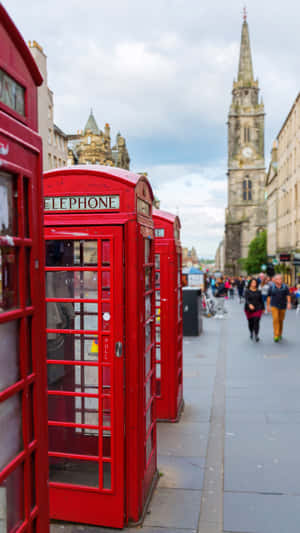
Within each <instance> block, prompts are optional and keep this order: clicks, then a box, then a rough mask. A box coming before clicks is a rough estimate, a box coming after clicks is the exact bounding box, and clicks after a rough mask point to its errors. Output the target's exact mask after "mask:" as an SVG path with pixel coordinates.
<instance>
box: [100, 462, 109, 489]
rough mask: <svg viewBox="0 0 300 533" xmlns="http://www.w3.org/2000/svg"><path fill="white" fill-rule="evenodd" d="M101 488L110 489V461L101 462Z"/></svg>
mask: <svg viewBox="0 0 300 533" xmlns="http://www.w3.org/2000/svg"><path fill="white" fill-rule="evenodd" d="M102 469H103V488H104V489H111V463H104V462H103V463H102Z"/></svg>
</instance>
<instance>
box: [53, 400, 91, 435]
mask: <svg viewBox="0 0 300 533" xmlns="http://www.w3.org/2000/svg"><path fill="white" fill-rule="evenodd" d="M98 408H99V398H81V397H74V396H56V395H52V394H51V395H49V397H48V412H49V420H52V421H53V422H72V423H73V424H88V425H91V426H98V420H99V416H98ZM95 429H96V428H95Z"/></svg>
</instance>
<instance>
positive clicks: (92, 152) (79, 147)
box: [68, 110, 130, 170]
mask: <svg viewBox="0 0 300 533" xmlns="http://www.w3.org/2000/svg"><path fill="white" fill-rule="evenodd" d="M68 141H69V152H68V165H69V166H70V165H107V166H111V167H119V168H125V169H126V170H129V164H130V157H129V154H128V150H127V146H126V141H125V139H124V137H122V135H121V134H120V133H118V134H117V136H116V143H115V144H114V146H113V147H112V146H111V137H110V126H109V124H105V126H104V130H103V131H101V130H100V129H99V128H98V124H97V122H96V119H95V117H94V115H93V111H92V110H91V112H90V115H89V118H88V120H87V123H86V125H85V128H84V130H83V131H82V132H80V133H77V134H72V135H68Z"/></svg>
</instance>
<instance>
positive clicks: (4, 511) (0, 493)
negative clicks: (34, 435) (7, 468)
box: [0, 463, 25, 533]
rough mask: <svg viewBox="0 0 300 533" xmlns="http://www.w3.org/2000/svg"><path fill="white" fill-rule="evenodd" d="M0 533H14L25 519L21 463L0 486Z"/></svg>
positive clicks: (22, 468) (22, 466) (22, 467)
mask: <svg viewBox="0 0 300 533" xmlns="http://www.w3.org/2000/svg"><path fill="white" fill-rule="evenodd" d="M0 511H1V514H0V526H1V527H0V529H1V532H3V533H4V532H5V533H6V532H7V533H10V532H12V531H16V530H17V528H18V526H20V525H21V523H22V522H23V521H24V519H25V514H24V465H23V463H21V464H20V465H19V466H17V468H16V469H15V470H13V471H12V472H11V474H9V476H8V477H7V478H6V479H5V480H4V481H3V483H2V484H1V485H0Z"/></svg>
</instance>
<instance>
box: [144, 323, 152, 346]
mask: <svg viewBox="0 0 300 533" xmlns="http://www.w3.org/2000/svg"><path fill="white" fill-rule="evenodd" d="M150 344H151V324H149V323H148V324H146V326H145V349H146V350H147V348H148V346H150Z"/></svg>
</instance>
